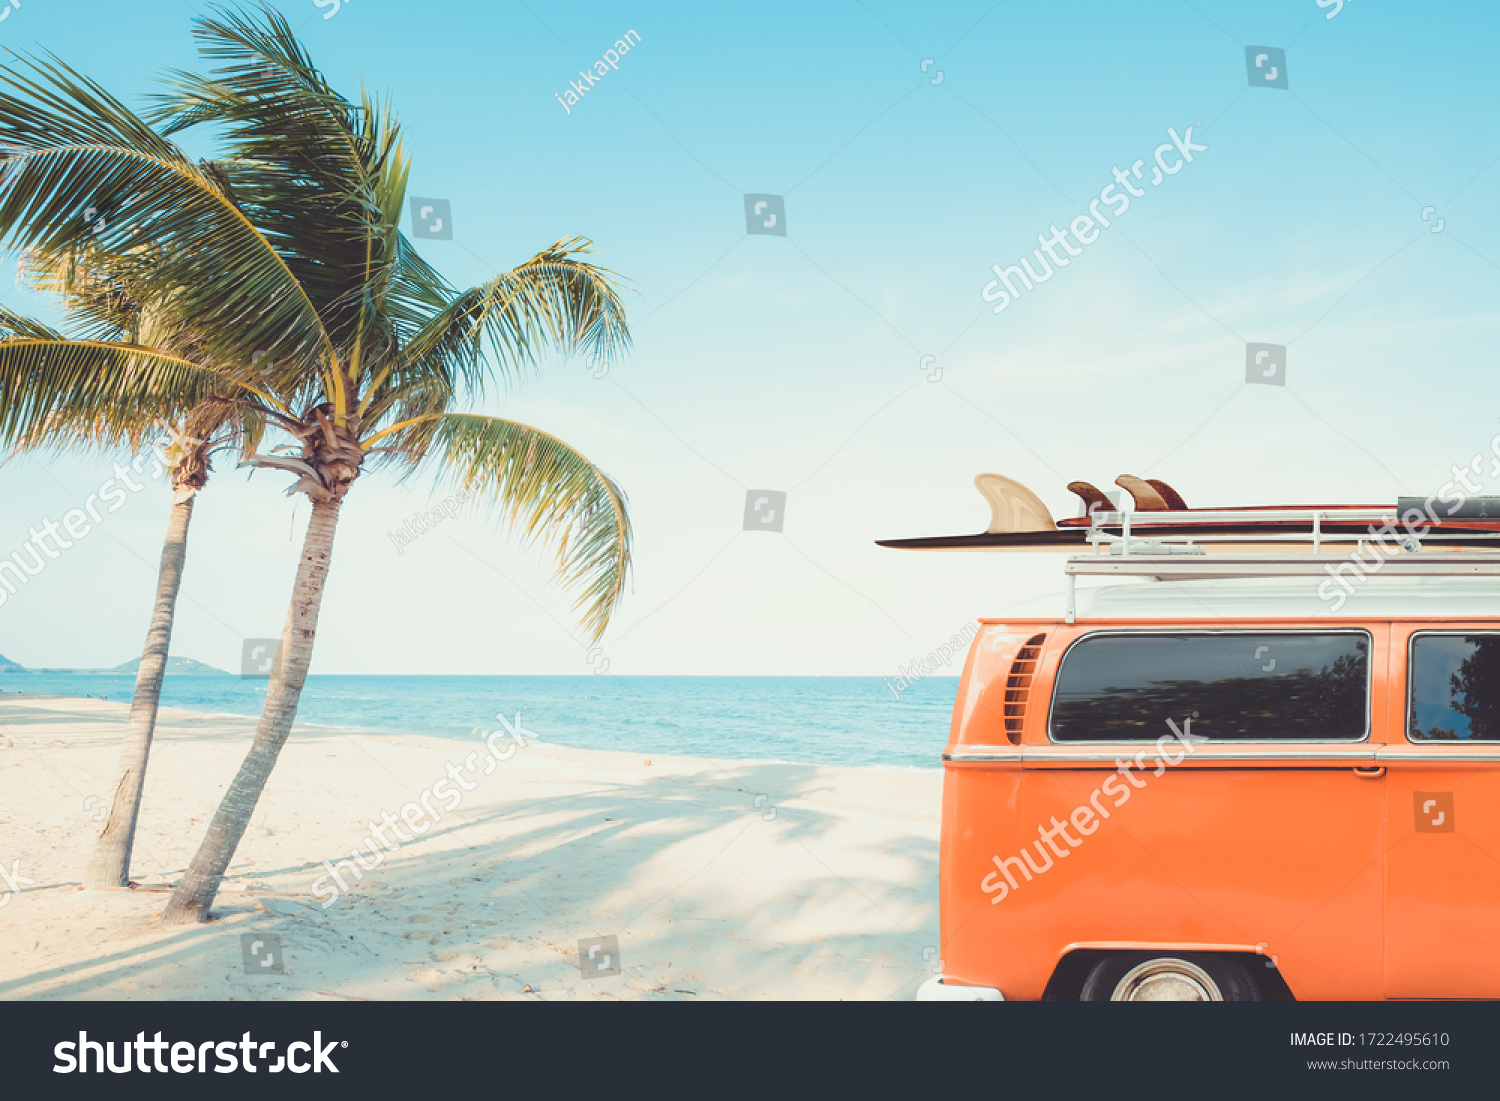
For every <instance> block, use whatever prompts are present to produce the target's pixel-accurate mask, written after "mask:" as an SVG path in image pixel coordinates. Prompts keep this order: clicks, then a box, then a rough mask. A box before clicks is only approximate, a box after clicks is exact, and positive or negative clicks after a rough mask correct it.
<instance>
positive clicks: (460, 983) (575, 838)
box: [0, 694, 942, 1000]
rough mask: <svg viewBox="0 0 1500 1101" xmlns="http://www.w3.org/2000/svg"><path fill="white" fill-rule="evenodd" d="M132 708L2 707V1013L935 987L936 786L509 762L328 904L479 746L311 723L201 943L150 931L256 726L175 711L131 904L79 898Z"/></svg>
mask: <svg viewBox="0 0 1500 1101" xmlns="http://www.w3.org/2000/svg"><path fill="white" fill-rule="evenodd" d="M126 711H127V704H126V703H124V702H116V701H113V700H111V701H102V700H90V699H83V700H79V699H65V698H59V697H41V696H19V695H16V694H5V695H3V696H0V865H3V867H4V869H5V871H6V873H7V874H9V875H11V876H12V877H13V878H16V886H17V887H18V888H19V889H18V890H16V891H15V892H14V893H12V894H10V896H9V897H8V898H6V899H5V901H4V904H3V905H0V998H5V999H25V998H37V999H70V998H73V999H91V998H103V999H258V1000H264V999H314V1000H315V999H320V998H334V999H345V998H355V999H495V998H509V999H526V998H544V999H610V998H614V999H669V1000H692V999H694V998H699V999H701V998H734V999H744V998H749V999H765V998H777V999H780V998H798V999H805V998H813V999H839V998H846V999H852V998H860V999H890V998H896V999H906V998H911V997H913V996H914V994H915V991H916V988H917V986H918V985H919V984H920V983H921V982H922V980H923V979H924V978H926V977H927V976H928V975H929V974H931V973H932V968H933V967H934V966H935V965H936V963H937V955H936V949H935V946H936V945H937V840H938V815H939V809H940V795H941V787H942V776H941V773H940V772H939V771H938V770H936V769H933V770H923V771H915V770H908V771H897V770H881V769H859V768H832V767H820V766H811V765H789V764H776V763H770V762H754V761H713V760H707V759H701V758H689V757H651V758H646V757H643V756H642V755H640V754H634V753H614V752H601V751H593V750H577V749H568V748H564V747H559V746H554V745H549V744H547V743H546V741H545V740H543V741H535V740H530V739H526V738H523V739H522V740H524V741H526V744H525V745H524V746H517V745H515V744H514V739H508V740H506V741H505V742H504V743H503V744H504V746H505V749H504V751H503V757H504V759H500V760H498V761H495V762H494V763H493V764H492V765H491V771H489V772H488V773H487V774H486V773H485V772H484V771H483V769H480V770H478V771H475V772H473V773H464V775H465V776H470V775H472V778H471V779H466V781H465V784H466V785H472V790H462V791H460V790H459V786H458V785H450V786H449V787H448V789H447V791H448V793H449V803H451V802H452V799H453V797H454V793H455V792H457V798H458V799H459V800H460V805H458V806H457V807H456V808H455V809H452V810H448V809H446V808H445V805H444V804H443V803H441V802H439V803H438V804H437V805H436V811H437V814H438V815H440V816H441V818H440V820H431V819H428V820H426V821H424V825H425V826H426V827H427V828H426V829H425V831H423V832H421V835H420V836H415V834H416V832H417V831H416V830H415V829H412V830H411V831H410V832H408V833H405V834H402V836H406V837H408V838H409V840H407V841H404V842H403V841H400V840H399V839H398V838H397V837H395V836H392V834H393V833H395V832H399V831H389V830H384V829H383V830H382V832H384V833H385V834H386V837H387V840H388V841H389V842H390V846H388V847H387V850H386V851H384V852H383V853H382V854H381V863H380V864H379V866H378V867H375V868H373V869H371V870H369V871H364V872H362V873H361V874H362V875H363V878H362V879H361V880H356V879H355V878H354V876H353V875H352V874H351V873H350V871H349V865H348V864H346V865H345V866H344V867H343V868H342V869H340V876H341V878H343V879H345V880H346V881H347V883H348V886H349V888H350V889H349V891H348V893H347V894H342V893H340V892H337V891H336V890H335V888H334V887H333V886H332V883H333V881H332V880H331V879H330V878H328V869H327V868H326V867H325V863H324V862H325V861H328V862H337V861H339V860H341V859H342V860H349V858H350V852H351V850H352V849H355V848H357V847H358V848H361V849H362V850H363V851H364V853H365V859H366V861H367V862H372V860H373V858H372V857H371V856H370V855H369V850H368V848H365V845H366V839H367V837H368V836H369V835H370V833H371V828H370V824H371V823H372V822H373V823H375V825H377V826H379V825H380V823H381V815H382V812H390V814H391V815H392V816H399V815H400V814H401V808H402V807H403V806H404V805H406V804H410V803H414V802H419V800H420V799H421V797H422V795H423V794H424V793H428V792H430V791H431V790H432V789H433V787H434V784H435V783H437V782H439V781H442V780H444V779H445V777H447V776H449V775H451V773H449V772H448V770H447V766H448V765H450V764H452V765H455V766H457V767H458V769H459V771H460V772H462V771H463V766H464V761H465V756H466V754H468V753H469V752H470V751H471V750H475V751H479V752H480V753H481V754H483V753H484V749H485V744H484V742H483V741H482V740H480V739H479V738H478V737H476V738H475V740H474V742H473V743H472V744H468V743H465V742H462V741H458V740H454V739H444V738H436V737H425V736H402V735H388V734H370V733H358V732H352V731H341V730H334V729H329V728H326V727H317V726H298V727H297V728H296V729H295V731H294V733H293V735H292V738H291V740H290V741H289V742H288V744H287V747H286V749H285V750H284V752H283V754H282V757H281V760H280V763H279V764H278V766H277V769H276V772H275V774H274V775H273V777H272V779H271V782H270V785H269V786H268V788H267V789H266V792H265V795H264V797H263V798H262V800H261V802H260V805H259V807H258V808H257V810H256V814H255V817H254V820H253V823H252V825H251V827H250V829H249V830H248V831H247V833H246V835H245V837H244V840H243V841H242V842H241V844H240V846H239V850H238V852H237V854H236V857H235V863H234V864H232V865H231V866H230V869H229V877H228V879H227V880H226V882H225V884H224V887H223V889H222V890H221V891H220V893H219V897H218V902H217V904H216V906H215V908H214V915H215V920H214V921H212V922H209V923H206V924H203V925H200V926H196V927H191V928H178V929H163V928H161V927H160V926H158V925H157V924H156V922H155V918H156V916H157V914H158V913H159V912H160V911H161V908H162V906H163V905H164V904H165V903H166V900H167V897H168V895H167V893H166V885H167V884H170V883H171V882H173V881H175V879H176V878H177V877H178V876H179V875H181V874H182V872H183V870H184V868H185V867H186V865H187V861H188V859H189V858H190V857H191V855H192V850H193V849H194V847H196V845H197V844H198V842H199V840H200V839H201V837H202V835H203V831H204V829H205V827H206V824H207V821H208V819H209V818H210V817H211V815H212V814H213V811H214V808H215V807H216V806H217V804H218V801H219V798H220V796H221V795H222V793H223V790H224V789H223V785H225V784H227V783H228V782H229V780H230V779H231V777H232V776H233V774H234V772H235V770H236V769H237V768H238V766H239V763H240V760H241V758H242V757H243V754H244V751H245V748H246V746H247V745H248V743H249V740H250V737H251V734H252V732H253V729H254V723H253V721H252V720H250V719H243V718H235V717H224V716H216V715H203V714H198V713H195V712H191V711H182V710H174V709H167V708H164V709H162V712H161V716H160V720H159V722H158V725H157V732H156V740H155V742H154V745H153V749H152V755H151V765H150V769H149V771H148V774H147V778H146V789H145V800H144V804H143V809H142V815H141V822H140V828H139V831H138V833H137V837H136V846H135V855H134V859H133V861H132V873H131V874H132V878H133V879H134V880H136V881H138V882H139V883H140V884H141V885H142V886H141V888H140V889H137V890H123V889H122V890H118V891H86V890H82V889H81V888H80V886H79V884H80V882H81V878H82V871H83V869H84V867H85V865H86V863H87V861H88V857H89V853H90V851H91V846H92V842H93V838H94V835H95V830H96V829H97V828H98V826H97V823H96V822H95V821H94V817H95V815H99V814H100V808H99V800H98V799H92V800H91V798H90V797H93V796H99V797H107V796H108V795H109V791H108V790H107V786H108V783H109V778H110V777H111V776H112V774H113V772H114V768H115V760H116V754H117V751H118V745H119V739H120V736H121V734H122V732H123V729H124V723H125V716H126ZM495 744H497V745H499V744H502V743H499V742H497V743H495ZM512 750H513V751H512ZM648 762H649V763H648ZM430 802H431V799H430V797H429V803H430ZM419 805H420V804H419ZM101 817H102V816H101ZM391 846H394V849H393V851H392V849H391ZM17 873H18V876H17ZM320 877H321V878H320ZM315 886H317V887H318V888H319V893H316V894H315V893H314V888H315ZM10 887H11V885H10V883H8V882H6V881H0V897H4V896H5V894H6V892H7V890H10ZM325 903H326V904H327V905H325ZM246 933H253V934H256V936H257V938H259V939H267V938H279V942H280V945H281V951H280V959H279V961H278V962H279V964H280V966H281V967H282V973H272V972H267V973H247V970H246V965H245V961H244V958H243V955H242V942H241V938H242V934H246ZM611 935H612V936H614V937H616V938H617V940H618V960H613V961H612V966H619V967H620V968H621V969H622V970H621V973H619V974H617V975H605V976H601V977H595V978H587V979H586V978H584V976H583V973H582V971H581V970H580V967H579V948H578V942H579V941H580V940H581V939H585V938H591V937H606V936H611ZM267 943H274V942H273V941H270V940H267ZM924 956H925V958H924ZM528 988H529V989H528Z"/></svg>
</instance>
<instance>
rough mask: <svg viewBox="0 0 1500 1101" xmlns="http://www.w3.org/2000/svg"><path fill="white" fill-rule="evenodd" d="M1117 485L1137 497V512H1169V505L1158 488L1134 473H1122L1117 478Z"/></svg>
mask: <svg viewBox="0 0 1500 1101" xmlns="http://www.w3.org/2000/svg"><path fill="white" fill-rule="evenodd" d="M1115 485H1117V486H1119V487H1120V488H1121V489H1124V490H1126V491H1128V492H1129V494H1130V496H1131V497H1133V498H1134V499H1135V509H1136V511H1137V512H1167V511H1168V510H1169V507H1170V506H1168V504H1167V502H1166V500H1165V499H1163V497H1162V495H1161V494H1160V493H1158V492H1156V489H1155V488H1154V487H1153V486H1152V485H1151V483H1150V482H1147V481H1145V480H1143V479H1141V478H1137V477H1136V476H1135V475H1134V474H1121V475H1120V476H1119V477H1118V478H1116V479H1115Z"/></svg>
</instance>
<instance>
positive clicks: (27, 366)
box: [0, 243, 247, 888]
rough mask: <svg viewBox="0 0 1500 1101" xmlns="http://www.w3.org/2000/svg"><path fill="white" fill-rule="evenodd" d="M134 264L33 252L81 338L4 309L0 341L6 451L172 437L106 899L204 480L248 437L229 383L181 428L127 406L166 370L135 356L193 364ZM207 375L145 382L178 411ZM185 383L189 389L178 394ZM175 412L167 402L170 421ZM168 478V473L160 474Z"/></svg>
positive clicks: (33, 268)
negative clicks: (145, 300) (151, 303)
mask: <svg viewBox="0 0 1500 1101" xmlns="http://www.w3.org/2000/svg"><path fill="white" fill-rule="evenodd" d="M138 251H139V250H138ZM138 259H139V258H138V257H113V258H111V257H107V256H105V255H104V254H103V253H102V252H101V250H99V249H98V248H97V247H95V246H93V245H91V244H87V243H86V244H85V245H83V246H82V247H81V248H79V249H75V250H73V251H70V252H68V253H66V254H48V253H45V252H43V251H41V250H34V251H32V252H31V253H29V254H27V255H26V256H25V257H23V271H24V273H25V274H26V276H27V277H28V282H29V283H30V284H31V285H32V286H33V287H34V288H35V289H38V290H43V291H52V292H55V293H57V294H59V295H60V296H61V297H62V300H63V303H64V306H65V310H66V312H67V314H68V316H69V318H70V319H73V320H81V321H82V322H83V325H82V328H83V330H84V331H83V332H82V333H80V334H79V335H77V336H75V337H71V338H70V337H67V336H64V335H63V334H61V333H58V332H55V331H53V330H51V329H49V328H47V327H46V326H45V325H42V324H41V323H39V322H37V321H34V320H32V319H28V318H24V317H21V316H19V315H17V314H14V313H12V312H10V311H8V310H4V309H0V330H3V331H4V333H5V336H4V339H3V340H0V410H3V413H4V415H3V416H0V444H3V445H4V446H6V447H7V449H8V450H9V451H10V452H11V454H12V455H16V454H22V453H26V452H29V451H37V450H64V449H68V448H70V447H76V446H87V447H91V448H97V449H100V450H106V451H107V450H113V449H116V448H119V447H121V446H127V445H128V446H129V447H130V448H131V449H132V450H136V449H139V448H140V447H141V446H142V443H143V442H144V440H145V439H146V437H147V435H148V433H149V432H150V431H151V428H156V429H161V430H164V431H165V433H166V434H167V436H168V437H169V440H168V441H166V443H165V446H163V441H161V440H160V439H158V440H156V441H155V446H156V449H157V451H158V458H159V460H160V461H161V462H162V463H163V465H164V467H165V469H166V471H167V473H168V475H169V481H170V484H171V486H172V505H171V509H170V512H169V514H168V521H167V531H166V536H165V539H164V541H163V546H162V553H161V564H160V568H159V570H158V575H157V586H156V599H155V601H154V604H153V608H152V614H151V619H150V623H149V625H148V627H147V631H146V642H145V645H144V647H143V650H142V654H141V661H140V666H139V668H138V669H137V672H136V682H135V692H134V695H133V698H132V700H131V706H130V713H129V717H128V718H127V720H126V727H125V736H124V739H123V740H122V743H121V747H120V758H119V764H118V767H117V769H116V774H115V776H116V778H115V781H114V783H113V784H112V785H111V790H112V791H113V797H112V799H111V802H110V807H109V814H108V817H107V818H106V819H105V822H104V826H103V829H102V830H101V831H100V834H99V837H98V839H97V841H96V843H95V848H94V853H93V857H92V859H91V860H90V862H89V865H88V868H87V871H86V872H85V874H84V885H85V886H87V887H101V888H109V887H124V886H127V885H128V884H129V882H130V857H131V851H132V849H133V846H134V841H135V829H136V823H137V821H138V819H139V815H140V805H141V794H142V791H143V788H144V786H145V777H146V766H147V764H148V761H149V758H150V751H151V739H152V735H153V734H154V732H155V728H156V716H157V710H158V708H159V705H160V701H161V688H162V677H163V674H164V673H165V670H166V663H167V657H168V653H169V650H170V646H171V640H172V626H173V621H174V617H175V613H176V606H177V595H178V591H179V590H180V588H181V585H182V573H183V569H184V566H185V563H186V557H187V533H188V525H189V523H190V521H191V519H192V511H193V502H194V499H195V497H196V495H197V493H198V491H199V490H201V489H202V488H203V486H204V485H205V484H206V482H207V480H208V473H209V456H210V455H211V453H212V452H213V450H215V449H216V448H217V447H219V446H221V445H222V444H224V443H226V442H228V441H229V440H231V439H233V438H234V434H235V432H236V431H238V430H242V429H244V428H246V427H247V424H246V423H245V422H244V420H243V418H242V417H241V416H240V410H239V407H238V405H237V404H236V403H235V402H233V401H232V400H231V398H232V396H233V395H235V394H237V393H238V392H239V391H238V388H237V387H236V386H235V385H233V384H232V383H229V382H228V380H227V379H226V380H225V382H224V385H223V387H222V392H221V396H215V397H212V398H209V399H207V400H205V401H203V402H202V403H201V404H199V405H197V406H196V407H193V408H191V409H190V410H189V411H188V412H187V414H186V415H185V416H183V417H180V418H179V419H178V420H177V422H176V423H175V424H169V423H166V422H164V421H161V420H158V421H156V423H155V425H152V426H149V427H148V425H147V424H146V421H145V414H146V413H148V412H149V409H148V408H143V407H141V406H140V405H139V404H136V403H132V402H131V401H130V400H129V396H128V394H129V390H130V387H131V383H132V379H140V378H141V376H142V373H143V368H149V367H158V368H159V367H161V366H162V365H163V363H164V362H165V361H161V360H158V361H154V362H153V361H151V360H147V359H145V358H144V357H143V356H142V355H140V354H136V353H132V352H131V351H129V349H133V348H138V347H144V346H146V345H155V346H158V347H159V348H161V349H165V348H167V347H172V348H174V349H175V350H176V351H177V353H178V354H179V355H180V356H181V357H182V364H183V365H186V364H190V363H192V361H193V359H194V358H195V357H194V355H193V353H194V350H195V349H194V346H193V345H194V341H193V340H192V339H191V337H190V336H187V337H184V336H183V335H181V334H179V335H177V336H175V337H173V338H169V337H168V336H167V334H162V333H157V332H153V326H152V317H151V311H150V310H149V309H148V308H145V307H144V306H143V305H142V303H141V302H139V301H138V300H137V299H136V298H135V297H134V296H133V295H132V294H131V291H130V279H129V270H130V268H131V267H132V265H133V263H134V262H136V261H137V260H138ZM143 341H144V343H143ZM201 366H202V371H200V372H188V374H187V376H186V377H185V378H184V377H176V378H171V377H169V378H160V377H158V376H156V375H152V374H150V373H149V370H148V371H147V373H146V376H145V377H146V379H147V380H148V381H152V382H154V383H157V384H161V385H162V392H163V394H164V395H171V394H173V393H175V394H176V397H177V401H176V403H175V404H176V405H181V403H182V401H183V400H185V399H186V398H188V397H189V396H190V394H191V393H192V392H194V390H193V388H194V387H195V386H196V387H201V385H202V384H203V383H204V381H205V376H206V374H207V373H210V372H212V368H210V367H208V366H207V365H201ZM80 368H81V369H82V374H80V373H79V371H80ZM59 369H61V374H60V373H59ZM70 375H71V377H72V378H73V379H74V380H75V381H80V380H82V379H85V378H86V379H87V382H88V385H87V386H85V387H82V388H80V387H78V386H76V385H74V386H68V385H66V384H63V380H64V379H65V378H68V377H70ZM183 382H186V383H187V384H188V386H189V390H187V391H183V390H181V389H180V388H178V386H180V384H181V383H183ZM174 383H176V384H178V386H174ZM60 384H61V385H60ZM122 388H123V390H124V391H125V392H123V393H122V392H120V391H121V390H122ZM151 392H152V390H151V388H150V387H146V388H143V389H139V390H137V394H138V395H139V396H145V395H149V394H150V393H151ZM147 400H148V401H149V398H148V399H147ZM175 411H176V409H175V407H174V403H173V401H172V400H171V398H170V397H168V400H167V401H165V402H164V403H163V405H162V412H163V413H167V414H171V413H173V412H175ZM160 476H161V470H160V469H158V470H156V471H154V472H153V474H152V477H160Z"/></svg>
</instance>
